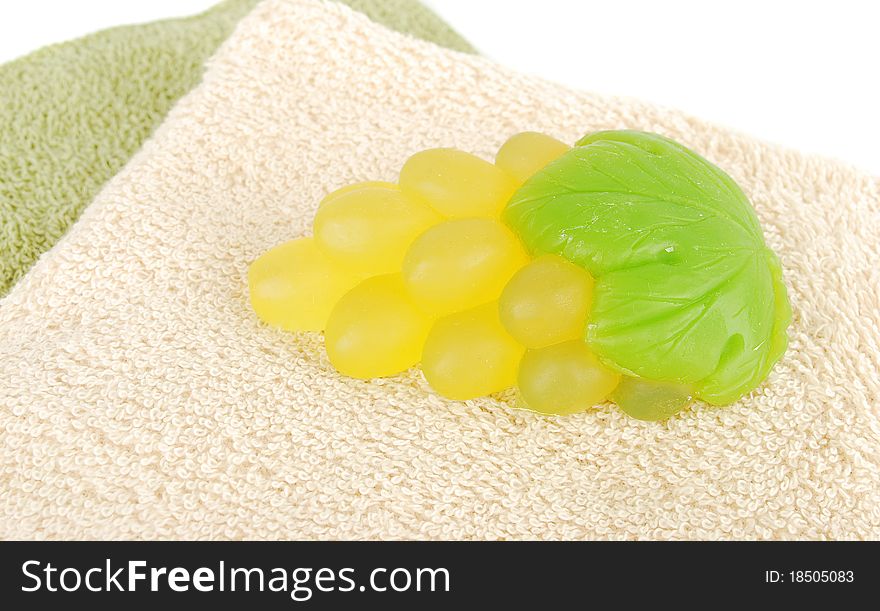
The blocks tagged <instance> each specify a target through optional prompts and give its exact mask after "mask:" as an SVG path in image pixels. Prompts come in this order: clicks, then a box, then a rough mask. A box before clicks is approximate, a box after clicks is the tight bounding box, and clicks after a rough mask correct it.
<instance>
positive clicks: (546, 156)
mask: <svg viewBox="0 0 880 611" xmlns="http://www.w3.org/2000/svg"><path fill="white" fill-rule="evenodd" d="M569 148H571V147H569V146H568V145H567V144H565V143H564V142H560V141H559V140H557V139H556V138H553V137H551V136H548V135H546V134H539V133H538V132H522V133H519V134H516V135H514V136H511V137H510V138H509V139H508V140H507V142H505V143H504V144H503V145H502V146H501V148H500V149H498V154H497V155H496V156H495V165H497V166H498V167H499V168H501V169H502V170H504V171H505V172H507V173H508V174H510V175H511V176H513V177H514V178H515V179H516V180H517V181H518V182H519V183H520V184H522V183H524V182H525V181H526V180H528V179H529V178H531V177H532V175H533V174H535V172H537V171H538V170H540V169H541V168H543V167H544V166H545V165H547V164H548V163H550V162H551V161H553V160H554V159H556V158H557V157H559V156H561V155H562V154H563V153H564V152H565V151H567V150H568V149H569Z"/></svg>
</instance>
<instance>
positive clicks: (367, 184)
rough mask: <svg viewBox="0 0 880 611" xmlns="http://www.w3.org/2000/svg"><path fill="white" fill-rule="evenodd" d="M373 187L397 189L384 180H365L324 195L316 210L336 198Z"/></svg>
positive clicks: (394, 185) (391, 183)
mask: <svg viewBox="0 0 880 611" xmlns="http://www.w3.org/2000/svg"><path fill="white" fill-rule="evenodd" d="M374 187H378V188H386V189H397V188H398V187H397V185H396V184H394V183H393V182H386V181H384V180H367V181H364V182H356V183H354V184H351V185H345V186H344V187H340V188H339V189H336V190H335V191H332V192H331V193H330V194H329V195H326V196H325V197H324V199H322V200H321V202H320V203H319V204H318V209H320V208H321V207H322V206H323V205H324V204H327V203H329V202H332V201H333V200H334V199H336V198H337V197H341V196H343V195H347V194H348V193H351V192H352V191H360V190H361V189H371V188H374Z"/></svg>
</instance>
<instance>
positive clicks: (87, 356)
mask: <svg viewBox="0 0 880 611" xmlns="http://www.w3.org/2000/svg"><path fill="white" fill-rule="evenodd" d="M615 128H632V129H641V130H649V131H656V132H660V133H662V134H665V135H668V136H670V137H672V138H675V139H676V140H679V141H681V142H682V143H683V144H685V145H686V146H689V147H691V148H693V149H695V150H696V151H698V152H699V153H701V154H703V155H705V156H706V157H708V158H709V159H710V160H711V161H713V162H715V163H717V164H718V165H719V166H720V167H722V168H724V169H725V170H726V171H727V172H729V173H730V174H731V175H732V176H733V177H734V179H735V180H736V181H737V182H739V184H740V185H742V187H743V188H744V190H745V192H746V193H747V194H748V196H749V197H750V199H751V201H752V202H753V203H754V206H755V208H756V211H757V213H758V216H759V217H760V220H761V222H762V224H763V227H764V230H765V234H766V239H767V242H768V243H769V245H770V246H771V247H772V248H773V249H774V250H775V251H776V252H777V253H778V254H779V255H780V257H781V260H782V264H783V267H784V271H785V280H786V283H787V285H788V288H789V292H790V297H791V302H792V306H793V310H794V318H793V322H792V326H791V328H790V334H791V342H790V348H789V350H788V353H787V354H786V355H785V357H784V358H783V360H782V361H781V362H780V363H779V364H778V365H777V366H776V368H775V369H774V370H773V372H772V374H771V375H770V377H769V379H768V380H767V381H766V383H765V384H764V385H763V386H762V387H761V388H759V389H758V390H756V391H755V392H753V393H752V394H751V395H750V396H748V397H747V398H745V399H743V400H742V401H741V402H740V403H738V404H737V405H735V406H732V407H730V408H727V409H712V408H709V407H707V406H704V405H697V406H696V407H695V408H694V409H692V410H688V411H687V412H685V413H684V414H682V415H680V416H677V417H675V418H673V419H671V420H670V421H668V422H666V423H659V424H658V423H647V422H639V421H636V420H633V419H630V418H628V417H626V416H625V415H623V414H622V413H621V412H620V411H619V410H617V409H615V408H613V407H611V406H603V407H599V408H597V409H595V410H591V411H589V412H587V413H582V414H578V415H575V416H569V417H562V418H550V417H541V416H539V415H536V414H532V413H528V412H521V411H515V410H514V409H512V405H511V404H510V402H508V401H505V400H504V399H503V398H486V399H480V400H475V401H466V402H456V401H447V400H444V399H442V398H439V397H438V396H436V395H434V394H432V393H431V391H430V390H429V388H428V386H427V384H426V383H425V382H424V381H423V379H422V378H421V375H420V373H419V372H418V370H413V371H411V372H408V373H407V374H404V375H399V376H396V377H393V378H388V379H381V380H373V381H359V380H353V379H348V378H344V377H342V376H340V375H338V374H337V373H336V372H334V371H333V369H332V368H331V367H330V365H329V363H328V362H327V360H326V357H325V355H324V351H323V347H322V341H321V337H320V335H319V334H306V333H304V334H289V333H284V332H281V331H278V330H275V329H271V328H268V327H266V326H263V325H261V324H260V323H259V322H258V321H257V319H256V317H255V316H254V314H253V312H252V311H251V309H250V307H249V304H248V297H247V283H246V273H247V267H248V264H249V263H250V262H251V261H253V260H254V259H255V258H256V257H257V256H258V255H260V254H261V253H262V252H264V251H265V250H266V249H268V248H270V247H272V246H274V245H276V244H278V243H280V242H282V241H284V240H288V239H290V238H293V237H296V236H299V235H301V234H303V232H304V231H306V229H307V227H309V226H310V224H311V221H312V217H313V214H314V211H315V208H316V205H317V203H318V201H319V200H320V198H321V197H322V196H323V195H324V194H325V193H327V192H328V191H330V190H332V189H335V188H338V187H341V186H343V185H346V184H349V183H352V182H356V181H361V180H383V179H384V180H394V179H396V177H397V171H398V169H399V168H400V166H401V165H402V163H403V162H404V160H405V159H406V158H407V157H408V156H409V155H410V154H412V153H413V152H416V151H418V150H421V149H425V148H429V147H434V146H455V147H459V148H462V149H464V150H467V151H471V152H474V153H477V154H479V155H482V156H484V157H487V158H491V156H492V154H493V152H494V151H495V150H496V149H497V147H498V146H499V145H500V144H501V143H502V142H503V141H504V139H505V138H506V137H508V136H509V135H511V134H513V133H515V132H518V131H523V130H538V131H543V132H547V133H550V134H552V135H554V136H556V137H559V138H562V139H564V140H566V141H568V142H573V141H574V140H575V139H577V138H578V137H580V136H581V135H583V134H584V133H585V132H589V131H593V130H599V129H615ZM878 259H880V183H878V180H877V179H876V178H874V177H871V176H868V175H865V174H862V173H859V172H857V171H855V170H853V169H851V168H849V167H847V166H844V165H841V164H839V163H837V162H834V161H829V160H826V159H821V158H817V157H811V156H805V155H801V154H798V153H796V152H792V151H789V150H785V149H782V148H779V147H776V146H771V145H768V144H765V143H763V142H760V141H757V140H754V139H751V138H748V137H745V136H742V135H740V134H737V133H732V132H730V131H727V130H725V129H721V128H718V127H716V126H713V125H709V124H706V123H704V122H701V121H699V120H696V119H693V118H691V117H688V116H686V115H683V114H681V113H679V112H676V111H673V110H665V109H661V108H657V107H654V106H651V105H649V104H645V103H642V102H638V101H634V100H629V99H618V98H610V97H601V96H596V95H591V94H586V93H580V92H576V91H571V90H569V89H566V88H564V87H561V86H557V85H554V84H551V83H548V82H545V81H542V80H539V79H536V78H531V77H527V76H523V75H520V74H518V73H516V72H513V71H511V70H507V69H504V68H501V67H499V66H497V65H495V64H493V63H492V62H490V61H488V60H485V59H481V58H478V57H474V56H469V55H465V54H460V53H456V52H452V51H448V50H444V49H441V48H439V47H436V46H434V45H431V44H427V43H424V42H421V41H418V40H415V39H412V38H408V37H404V36H401V35H399V34H396V33H394V32H392V31H389V30H386V29H384V28H382V27H381V26H379V25H377V24H375V23H372V22H370V21H369V20H368V19H366V18H365V17H364V16H362V15H359V14H357V13H354V12H352V11H351V10H349V9H347V8H345V7H343V6H340V5H338V4H334V3H325V2H317V1H313V0H266V1H265V2H264V3H262V4H261V5H260V6H258V7H257V8H256V9H255V11H254V12H252V13H251V14H250V15H249V16H248V17H247V18H245V19H244V20H243V21H242V22H241V24H240V25H239V27H238V28H237V30H236V32H235V33H234V35H233V36H232V37H231V38H230V40H228V41H227V42H226V43H225V44H224V45H223V46H222V47H221V49H220V50H219V52H218V53H217V55H216V56H215V57H214V58H213V59H212V61H211V62H210V63H209V70H208V72H207V73H206V75H205V78H204V80H203V83H202V84H201V85H200V86H199V87H198V88H196V89H195V90H194V91H193V92H192V93H190V94H189V95H187V96H186V97H184V98H183V99H182V100H181V101H180V102H179V103H178V104H177V106H176V107H175V108H174V109H173V110H172V112H171V113H170V115H169V117H168V119H167V121H166V122H165V123H164V124H163V125H162V127H161V128H160V129H159V130H158V131H157V132H156V133H155V135H154V136H153V137H152V138H151V139H150V140H149V141H148V142H147V143H146V144H145V146H144V147H143V149H142V150H141V151H140V152H139V153H138V154H137V155H136V156H135V158H134V159H133V160H132V161H131V162H130V163H129V164H128V165H127V166H126V167H125V169H124V170H123V171H122V172H121V173H120V174H119V175H117V176H116V177H115V178H114V179H113V180H112V181H111V182H110V183H109V185H108V186H107V187H106V188H105V189H104V190H103V191H102V192H101V193H100V195H99V196H98V197H97V199H96V201H95V202H94V203H93V204H92V205H91V206H90V207H89V208H88V209H87V211H86V212H85V214H83V216H82V218H81V219H80V220H79V222H78V223H77V224H76V225H75V226H74V227H73V228H72V229H71V231H70V232H69V233H68V234H67V235H66V236H65V237H64V238H63V239H62V240H61V241H60V242H59V243H58V245H57V246H56V247H55V248H54V249H53V250H52V251H51V252H50V253H48V254H47V255H46V256H44V257H43V258H42V259H41V260H40V261H39V262H38V263H37V265H35V266H34V268H33V269H32V270H31V271H30V273H29V274H28V275H27V276H26V277H25V278H24V279H23V280H22V281H21V282H20V283H19V284H18V285H17V286H16V287H15V288H14V289H13V291H12V292H11V293H10V294H9V296H8V297H7V298H6V299H5V300H3V301H2V302H0V431H3V443H2V445H0V516H2V517H0V536H2V537H4V538H28V539H30V538H63V539H70V538H77V539H78V538H146V539H154V538H187V539H189V538H193V539H207V538H248V539H263V538H266V539H276V538H295V539H300V538H322V539H348V538H357V539H364V538H452V539H471V538H477V539H587V538H589V539H594V538H601V539H604V538H610V539H634V538H645V539H670V538H672V539H693V538H701V539H718V538H724V539H731V538H732V539H742V538H746V539H790V538H807V539H821V538H831V539H844V538H846V539H849V538H853V539H862V538H877V537H880V422H878V416H880V413H878V391H880V382H878V379H877V371H878V370H880V346H878V328H880V309H878V307H877V306H878V303H880V295H878V292H880V281H878V280H880V277H878V272H877V267H876V263H877V261H878Z"/></svg>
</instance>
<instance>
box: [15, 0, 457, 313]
mask: <svg viewBox="0 0 880 611" xmlns="http://www.w3.org/2000/svg"><path fill="white" fill-rule="evenodd" d="M342 1H343V2H345V4H348V5H349V6H351V7H353V8H355V9H358V10H360V11H362V12H363V13H365V14H367V15H368V16H369V17H371V18H372V19H374V20H376V21H378V22H380V23H383V24H385V25H387V26H389V27H391V28H394V29H396V30H399V31H401V32H408V33H411V34H413V35H415V36H418V37H420V38H424V39H426V40H430V41H433V42H436V43H438V44H441V45H445V46H448V47H451V48H453V49H459V50H471V48H470V46H469V45H468V44H467V43H466V42H465V41H464V40H463V39H462V38H461V37H459V36H458V35H457V34H456V33H455V32H453V31H452V30H451V29H449V27H448V26H446V24H445V23H443V22H442V21H441V20H440V19H439V18H438V17H437V16H436V15H434V14H433V13H432V12H430V11H429V10H428V9H427V8H425V7H424V6H422V5H421V4H420V3H418V2H417V1H416V0H342ZM256 3H257V0H227V1H226V2H222V3H220V4H218V5H217V6H216V7H214V8H213V9H211V10H209V11H207V12H205V13H203V14H201V15H198V16H195V17H190V18H188V19H176V20H171V21H160V22H157V23H151V24H148V25H137V26H128V27H121V28H115V29H111V30H106V31H104V32H100V33H97V34H93V35H91V36H87V37H85V38H82V39H79V40H75V41H72V42H67V43H63V44H59V45H53V46H50V47H47V48H45V49H42V50H40V51H37V52H36V53H33V54H31V55H28V56H27V57H24V58H22V59H19V60H16V61H14V62H11V63H8V64H5V65H3V66H0V296H2V295H4V294H5V293H6V292H7V291H8V289H9V287H11V286H12V284H13V283H14V282H16V281H17V280H18V278H19V277H21V276H22V275H23V274H24V273H25V272H26V271H27V270H28V269H29V268H30V266H31V265H32V264H33V262H34V261H35V260H36V259H37V257H39V256H40V255H41V254H42V253H43V252H45V251H46V250H48V249H49V248H51V246H52V245H53V244H54V243H55V242H56V241H57V240H58V238H59V237H61V235H62V234H63V233H64V232H65V231H66V230H67V228H68V227H69V226H70V224H71V223H72V222H73V221H75V220H76V218H77V217H78V216H79V214H80V213H81V212H82V210H83V208H84V207H85V206H86V205H87V204H88V203H89V202H91V201H92V199H94V197H95V195H96V194H97V192H98V190H99V189H100V188H101V186H103V185H104V183H106V181H107V180H109V179H110V178H111V177H112V176H113V175H114V174H116V173H117V172H118V171H119V169H120V168H121V167H122V166H123V165H124V164H125V162H127V161H128V160H129V159H130V158H131V156H132V155H133V154H134V153H135V151H136V150H137V149H138V147H140V145H141V143H143V141H144V140H145V139H146V138H147V137H148V136H149V135H150V133H151V132H152V131H153V129H154V128H155V127H156V126H157V125H158V124H159V123H160V122H161V121H162V119H163V118H164V117H165V115H166V113H167V112H168V110H169V109H170V108H171V106H172V105H173V104H174V102H176V101H177V99H178V98H180V96H182V95H183V94H184V93H186V92H188V91H189V90H190V89H192V88H193V87H194V86H195V85H196V84H197V83H198V81H199V80H200V79H201V76H202V71H203V68H202V67H203V64H204V62H205V60H206V59H207V58H208V57H209V56H210V55H211V54H212V53H213V52H214V51H215V50H216V49H217V47H218V46H219V45H220V43H221V42H222V41H223V40H225V39H226V37H227V36H228V35H229V34H230V32H232V29H233V28H234V26H235V24H236V23H237V22H238V21H239V19H241V17H243V16H244V15H245V14H246V13H247V12H248V11H250V10H251V8H253V6H254V5H256Z"/></svg>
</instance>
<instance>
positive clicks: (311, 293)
mask: <svg viewBox="0 0 880 611" xmlns="http://www.w3.org/2000/svg"><path fill="white" fill-rule="evenodd" d="M357 281H358V279H357V277H356V276H355V275H354V274H352V273H351V272H350V271H349V270H347V269H345V268H344V267H343V266H341V265H339V264H338V263H336V262H335V261H333V260H331V259H330V258H329V257H328V256H327V255H325V254H324V253H322V252H321V251H320V250H319V249H318V247H317V246H316V245H315V241H314V240H313V239H312V238H300V239H298V240H293V241H290V242H286V243H284V244H281V245H280V246H276V247H275V248H273V249H272V250H269V251H268V252H266V253H264V254H263V255H262V256H261V257H260V258H259V259H257V260H256V261H254V262H253V263H252V264H251V266H250V269H249V270H248V288H249V290H250V298H251V305H252V306H253V308H254V311H255V312H256V313H257V316H259V317H260V319H261V320H263V321H264V322H267V323H269V324H271V325H275V326H278V327H281V328H282V329H287V330H288V331H320V330H322V329H323V328H324V325H325V323H326V322H327V317H328V316H329V315H330V310H331V309H332V308H333V305H334V304H335V303H336V302H337V301H338V300H339V298H340V297H342V295H344V294H345V293H346V292H347V291H348V290H349V289H351V288H352V287H353V286H354V285H355V284H357Z"/></svg>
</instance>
